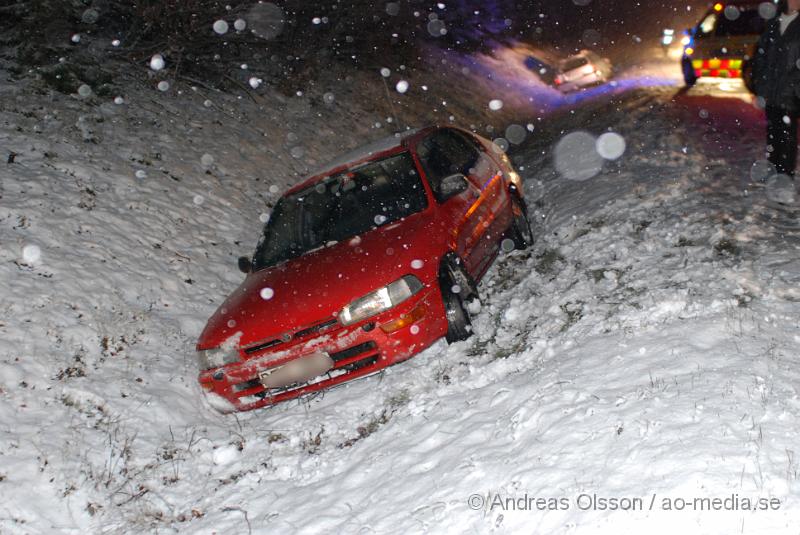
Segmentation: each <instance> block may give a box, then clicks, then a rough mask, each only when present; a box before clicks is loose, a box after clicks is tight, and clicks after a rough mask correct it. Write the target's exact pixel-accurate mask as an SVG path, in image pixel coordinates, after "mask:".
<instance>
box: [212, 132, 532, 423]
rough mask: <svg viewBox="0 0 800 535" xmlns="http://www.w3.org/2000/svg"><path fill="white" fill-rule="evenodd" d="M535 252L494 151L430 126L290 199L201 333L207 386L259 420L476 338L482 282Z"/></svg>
mask: <svg viewBox="0 0 800 535" xmlns="http://www.w3.org/2000/svg"><path fill="white" fill-rule="evenodd" d="M532 242H533V236H532V233H531V229H530V225H529V222H528V218H527V213H526V207H525V201H524V199H523V196H522V184H521V181H520V177H519V175H518V174H517V173H516V172H515V171H514V169H513V168H512V166H511V163H510V161H509V159H508V157H507V156H506V155H505V154H504V153H503V152H502V151H501V150H499V148H498V147H497V146H496V145H494V144H493V143H492V142H491V141H488V140H486V139H483V138H482V137H480V136H477V135H475V134H472V133H470V132H467V131H464V130H460V129H457V128H450V127H446V128H442V127H429V128H425V129H422V130H416V131H412V132H408V133H405V134H403V135H400V136H394V137H391V138H388V139H386V140H384V141H381V142H378V143H374V144H372V145H368V146H366V147H363V148H362V149H359V150H356V151H354V152H352V153H350V154H348V155H346V156H345V157H344V158H343V159H342V160H341V161H340V162H338V163H333V164H331V165H330V166H329V167H328V168H327V169H325V170H324V172H321V173H316V174H314V175H312V176H311V177H310V178H308V179H307V180H306V181H304V182H303V183H302V184H299V185H297V186H295V187H293V188H292V189H290V190H289V191H288V192H286V193H285V194H284V195H283V196H282V197H281V199H280V200H279V201H278V203H277V204H276V206H275V208H274V210H273V212H272V214H271V217H270V219H269V221H268V222H267V224H266V225H265V227H264V234H263V235H262V236H261V240H260V241H259V243H258V247H257V249H256V252H255V255H254V256H253V258H252V260H251V259H249V258H247V257H243V258H240V259H239V267H240V268H241V269H242V271H244V272H245V273H247V277H246V278H245V280H244V282H242V284H241V285H240V286H239V288H237V289H236V290H235V291H234V292H233V293H232V294H231V295H230V297H228V299H227V300H226V301H225V302H224V303H223V304H222V306H220V307H219V309H218V310H217V311H216V312H215V313H214V315H213V316H212V317H211V319H209V321H208V324H207V325H206V327H205V329H204V330H203V333H202V334H201V335H200V340H199V341H198V343H197V352H198V357H199V362H200V367H201V372H200V377H199V380H200V384H201V385H202V387H203V389H204V390H205V391H206V394H207V396H208V397H209V400H210V401H211V402H212V404H213V405H214V406H215V407H216V408H218V409H220V410H228V411H231V410H249V409H255V408H258V407H262V406H265V405H271V404H274V403H277V402H279V401H284V400H287V399H292V398H296V397H298V396H301V395H303V394H307V393H310V392H315V391H318V390H321V389H324V388H328V387H331V386H334V385H337V384H339V383H343V382H345V381H349V380H351V379H355V378H357V377H362V376H365V375H368V374H371V373H375V372H377V371H379V370H382V369H383V368H386V367H387V366H390V365H392V364H396V363H398V362H401V361H403V360H405V359H408V358H409V357H411V356H413V355H415V354H416V353H419V352H420V351H422V350H423V349H425V348H427V347H428V346H430V345H431V344H433V343H434V342H435V341H436V340H438V339H439V338H441V337H442V336H445V337H446V338H447V341H448V342H450V343H452V342H455V341H458V340H464V339H466V338H468V337H469V336H470V334H471V326H470V316H469V312H468V310H467V307H466V303H467V302H468V300H470V299H472V298H475V297H477V288H476V283H477V281H479V280H480V279H481V277H482V276H483V275H484V273H485V272H486V271H487V270H488V269H489V266H490V265H491V264H492V261H493V260H494V258H495V257H496V256H497V254H498V252H499V251H500V249H501V248H503V249H511V248H513V247H516V248H525V247H527V246H528V245H530V244H531V243H532Z"/></svg>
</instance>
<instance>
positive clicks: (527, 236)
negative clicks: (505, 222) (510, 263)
mask: <svg viewBox="0 0 800 535" xmlns="http://www.w3.org/2000/svg"><path fill="white" fill-rule="evenodd" d="M511 216H512V218H513V219H512V220H511V227H510V231H511V239H512V240H513V241H514V248H515V249H518V250H520V251H522V250H524V249H527V248H528V247H530V246H531V245H533V231H532V230H531V223H530V221H529V220H528V207H527V206H526V204H525V201H523V200H522V199H520V197H519V195H517V194H516V193H513V192H512V194H511Z"/></svg>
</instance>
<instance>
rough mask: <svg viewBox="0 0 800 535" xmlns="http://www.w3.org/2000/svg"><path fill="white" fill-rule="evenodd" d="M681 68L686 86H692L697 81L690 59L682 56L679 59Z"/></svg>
mask: <svg viewBox="0 0 800 535" xmlns="http://www.w3.org/2000/svg"><path fill="white" fill-rule="evenodd" d="M681 70H682V71H683V81H684V83H685V84H686V87H694V86H695V84H696V83H697V74H696V73H695V72H694V67H692V60H690V59H689V58H683V59H682V60H681Z"/></svg>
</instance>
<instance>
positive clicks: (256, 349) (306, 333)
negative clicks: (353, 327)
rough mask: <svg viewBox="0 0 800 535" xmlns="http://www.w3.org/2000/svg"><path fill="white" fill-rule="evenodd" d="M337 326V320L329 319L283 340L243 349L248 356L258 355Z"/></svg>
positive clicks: (285, 336)
mask: <svg viewBox="0 0 800 535" xmlns="http://www.w3.org/2000/svg"><path fill="white" fill-rule="evenodd" d="M336 324H337V321H336V318H329V319H327V320H325V321H323V322H322V323H317V324H316V325H312V326H311V327H306V328H305V329H301V330H299V331H296V332H295V333H293V334H292V333H287V334H285V335H284V336H283V337H281V338H275V339H273V340H267V341H265V342H257V343H256V344H255V345H251V346H248V347H245V348H243V350H244V352H245V353H246V354H247V355H254V354H256V353H259V352H261V351H264V350H265V349H269V348H271V347H275V346H277V345H279V344H285V343H286V342H290V341H292V340H297V339H298V338H305V337H306V336H309V335H312V334H317V333H319V332H321V331H324V330H325V329H327V328H328V327H332V326H333V325H336Z"/></svg>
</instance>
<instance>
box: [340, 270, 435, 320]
mask: <svg viewBox="0 0 800 535" xmlns="http://www.w3.org/2000/svg"><path fill="white" fill-rule="evenodd" d="M421 289H422V283H421V282H420V281H419V279H418V278H416V277H415V276H414V275H406V276H405V277H403V278H402V279H398V280H396V281H394V282H393V283H391V284H389V285H387V286H384V287H383V288H380V289H378V290H375V291H374V292H371V293H368V294H367V295H365V296H363V297H359V298H358V299H356V300H355V301H353V302H352V303H350V304H349V305H347V306H346V307H344V308H343V309H342V310H341V311H340V312H339V316H338V317H339V322H340V323H341V324H342V325H352V324H353V323H357V322H359V321H361V320H363V319H365V318H369V317H370V316H374V315H375V314H380V313H381V312H383V311H385V310H389V309H390V308H392V307H394V306H397V305H399V304H400V303H402V302H403V301H405V300H406V299H408V298H409V297H411V296H412V295H414V294H415V293H417V292H419V291H420V290H421Z"/></svg>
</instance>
